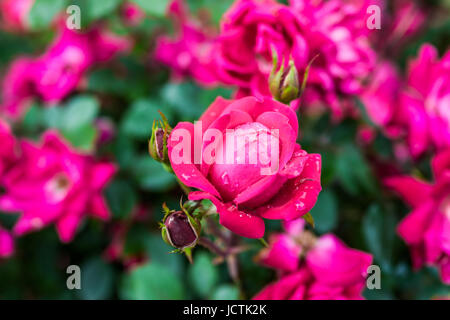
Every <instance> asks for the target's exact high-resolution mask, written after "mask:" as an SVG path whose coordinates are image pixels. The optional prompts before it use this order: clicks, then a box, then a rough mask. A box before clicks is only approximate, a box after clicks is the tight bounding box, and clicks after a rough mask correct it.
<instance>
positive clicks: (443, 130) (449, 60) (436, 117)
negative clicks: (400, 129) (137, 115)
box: [398, 44, 450, 156]
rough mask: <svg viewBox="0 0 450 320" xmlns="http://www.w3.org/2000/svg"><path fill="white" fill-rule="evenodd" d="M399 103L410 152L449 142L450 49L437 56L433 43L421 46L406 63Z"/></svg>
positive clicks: (441, 147) (444, 144)
mask: <svg viewBox="0 0 450 320" xmlns="http://www.w3.org/2000/svg"><path fill="white" fill-rule="evenodd" d="M401 104H402V106H401V108H402V109H401V114H400V116H399V120H398V121H399V122H400V123H402V124H404V126H405V127H406V130H407V133H408V143H409V148H410V150H411V154H412V155H413V156H419V155H421V154H422V153H423V152H424V151H425V150H427V149H428V147H429V146H430V144H431V145H432V146H434V147H435V148H436V149H437V150H442V149H444V148H447V147H449V146H450V108H449V105H450V51H447V53H446V54H445V55H444V57H442V59H441V60H438V52H437V50H436V49H435V48H434V47H433V46H432V45H430V44H425V45H423V46H422V47H421V49H420V51H419V55H418V57H417V58H416V59H415V60H413V61H411V62H410V64H409V72H408V77H407V88H406V90H404V91H403V92H402V95H401Z"/></svg>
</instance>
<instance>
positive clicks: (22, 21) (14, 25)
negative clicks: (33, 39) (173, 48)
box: [0, 0, 35, 31]
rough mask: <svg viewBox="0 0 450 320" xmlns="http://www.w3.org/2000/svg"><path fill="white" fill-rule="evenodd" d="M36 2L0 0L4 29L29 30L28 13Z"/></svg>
mask: <svg viewBox="0 0 450 320" xmlns="http://www.w3.org/2000/svg"><path fill="white" fill-rule="evenodd" d="M34 1H35V0H0V13H1V17H2V27H4V28H5V29H7V30H12V31H22V30H26V29H28V13H29V12H30V10H31V7H32V6H33V4H34Z"/></svg>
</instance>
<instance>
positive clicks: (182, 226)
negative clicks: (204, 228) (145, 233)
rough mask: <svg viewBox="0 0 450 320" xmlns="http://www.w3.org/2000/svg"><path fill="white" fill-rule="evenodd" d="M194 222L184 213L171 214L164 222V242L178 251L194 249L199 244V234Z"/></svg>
mask: <svg viewBox="0 0 450 320" xmlns="http://www.w3.org/2000/svg"><path fill="white" fill-rule="evenodd" d="M192 222H193V221H192V220H191V219H190V218H189V217H188V216H187V215H186V213H184V212H182V211H176V212H172V213H169V215H167V217H166V218H165V220H164V227H163V238H164V240H165V241H166V242H167V243H168V244H170V245H171V246H173V247H175V248H178V249H184V248H187V247H193V246H194V245H195V244H196V243H197V239H198V233H197V230H196V228H195V227H194V225H193V223H192Z"/></svg>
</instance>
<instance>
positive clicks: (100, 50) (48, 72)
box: [0, 27, 130, 118]
mask: <svg viewBox="0 0 450 320" xmlns="http://www.w3.org/2000/svg"><path fill="white" fill-rule="evenodd" d="M129 47H130V42H129V41H128V40H127V39H125V38H121V37H118V36H115V35H113V34H111V33H108V32H107V31H104V30H101V29H98V28H95V29H92V30H90V31H88V32H86V33H80V32H77V31H76V30H69V29H67V28H65V27H62V28H61V30H60V31H59V34H58V36H57V38H56V39H55V40H54V42H53V44H52V45H51V46H50V47H49V48H48V50H47V51H46V52H45V53H44V54H43V55H41V56H40V57H38V58H35V59H32V58H19V59H17V60H16V61H15V62H13V64H12V65H11V67H10V69H9V71H8V72H7V74H6V76H5V78H4V80H3V102H2V105H1V106H0V110H2V111H3V112H4V113H5V114H7V115H8V116H9V117H13V118H17V117H19V116H21V115H22V113H23V111H24V109H25V108H26V106H27V102H28V101H29V99H30V98H32V97H33V96H39V97H40V98H42V99H43V100H44V101H45V102H58V101H60V100H62V99H64V98H65V97H66V96H67V95H68V94H69V93H70V92H72V91H73V90H74V89H75V88H76V87H77V86H78V85H79V84H80V81H81V79H82V78H83V76H84V75H85V72H86V71H87V70H88V68H90V67H91V66H92V65H93V64H95V63H102V62H105V61H107V60H109V59H111V58H112V57H113V56H114V55H115V54H117V53H118V52H123V51H126V50H128V49H129Z"/></svg>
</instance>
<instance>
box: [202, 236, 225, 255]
mask: <svg viewBox="0 0 450 320" xmlns="http://www.w3.org/2000/svg"><path fill="white" fill-rule="evenodd" d="M198 244H199V245H201V246H203V247H205V248H206V249H208V250H210V251H212V252H214V253H215V254H217V255H218V256H220V257H224V258H225V257H226V256H227V253H226V252H225V251H224V250H222V249H221V248H219V246H217V245H216V244H215V243H214V242H212V241H211V240H209V239H208V238H206V237H200V238H199V239H198Z"/></svg>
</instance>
